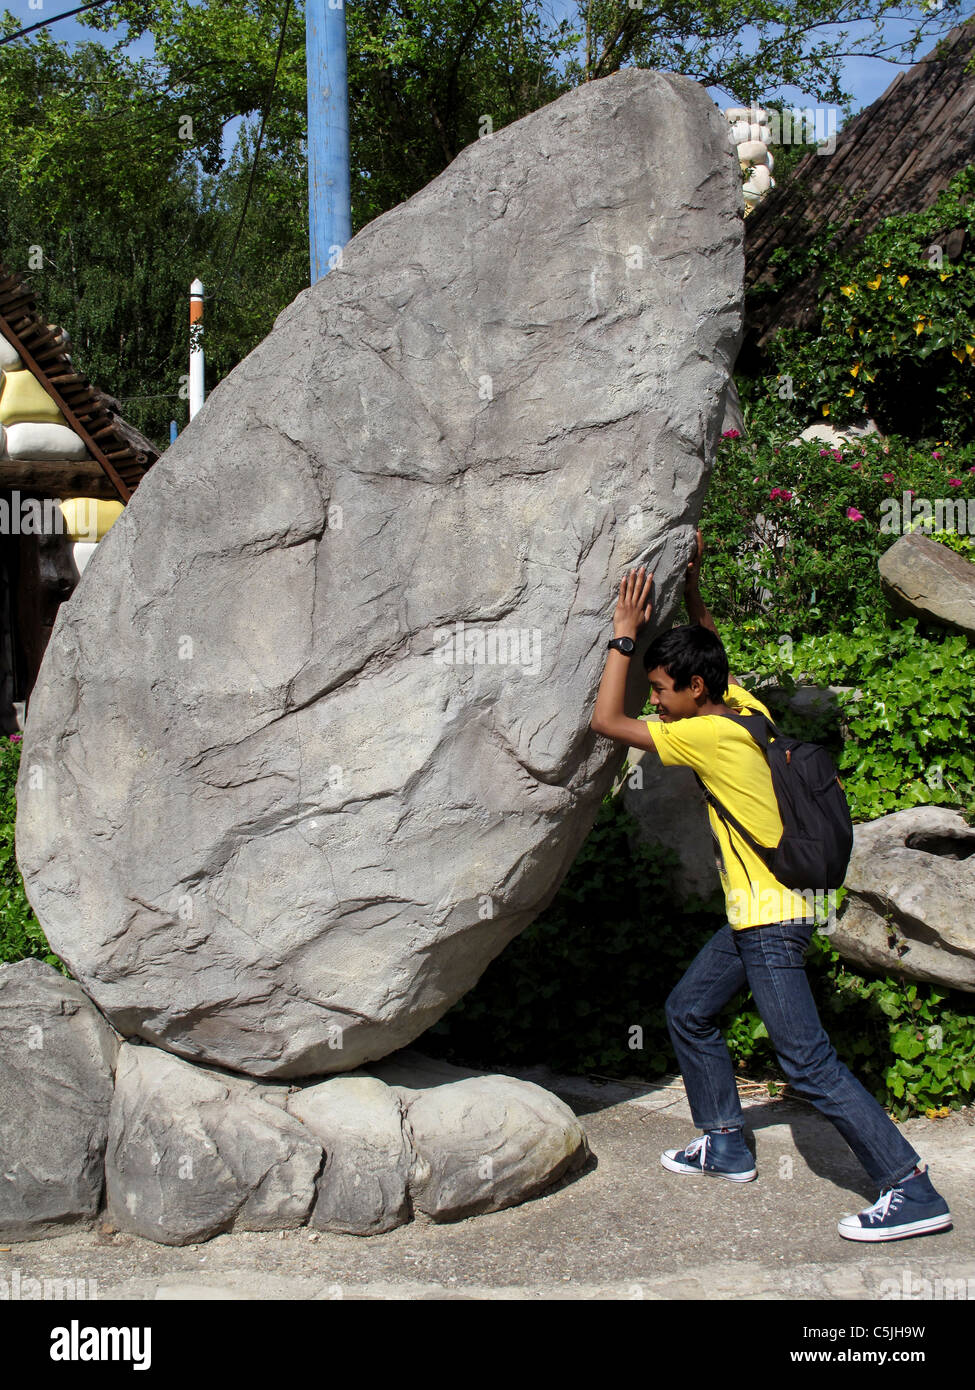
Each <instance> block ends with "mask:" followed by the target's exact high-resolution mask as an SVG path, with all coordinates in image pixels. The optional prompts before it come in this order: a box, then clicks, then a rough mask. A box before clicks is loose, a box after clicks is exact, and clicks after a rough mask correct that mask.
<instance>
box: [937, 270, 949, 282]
mask: <svg viewBox="0 0 975 1390" xmlns="http://www.w3.org/2000/svg"><path fill="white" fill-rule="evenodd" d="M947 278H948V272H947V270H946V271H945V273H944V274H943V275H939V276H938V279H939V280H940V281H941V282H942V284H943V283H944V282H945V280H947Z"/></svg>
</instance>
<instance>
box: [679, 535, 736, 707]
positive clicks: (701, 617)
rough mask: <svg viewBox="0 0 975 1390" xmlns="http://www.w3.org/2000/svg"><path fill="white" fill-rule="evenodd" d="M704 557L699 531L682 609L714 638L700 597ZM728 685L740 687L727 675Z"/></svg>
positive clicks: (714, 630) (716, 633) (713, 628)
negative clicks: (702, 560)
mask: <svg viewBox="0 0 975 1390" xmlns="http://www.w3.org/2000/svg"><path fill="white" fill-rule="evenodd" d="M703 555H704V541H703V539H702V537H701V533H700V531H698V533H697V554H696V555H695V557H694V559H693V560H692V561H691V562H690V564H689V565H688V566H687V579H686V581H685V583H684V607H685V608H686V609H687V616H688V618H689V619H690V620H691V622H692V623H700V625H701V627H706V628H707V629H708V631H709V632H713V633H714V635H715V637H720V636H721V634H720V633H719V632H718V629H717V628H716V627H715V625H714V619H713V618H712V617H711V613H710V611H709V610H708V606H707V604H706V603H705V602H704V600H703V598H702V597H701V589H700V580H701V559H702V558H703ZM728 683H729V684H730V685H740V684H741V682H740V681H739V679H738V677H737V676H733V675H732V674H731V673H730V672H729V673H728Z"/></svg>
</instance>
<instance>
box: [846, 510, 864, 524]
mask: <svg viewBox="0 0 975 1390" xmlns="http://www.w3.org/2000/svg"><path fill="white" fill-rule="evenodd" d="M846 514H847V516H848V517H849V518H850V520H851V521H865V520H866V517H865V516H864V515H863V512H858V511H857V509H856V507H847V509H846Z"/></svg>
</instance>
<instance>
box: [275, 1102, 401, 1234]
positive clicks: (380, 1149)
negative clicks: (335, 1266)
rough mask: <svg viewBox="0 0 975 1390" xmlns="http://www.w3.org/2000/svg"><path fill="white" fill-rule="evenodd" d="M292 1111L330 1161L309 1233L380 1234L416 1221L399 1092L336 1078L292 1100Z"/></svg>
mask: <svg viewBox="0 0 975 1390" xmlns="http://www.w3.org/2000/svg"><path fill="white" fill-rule="evenodd" d="M288 1110H289V1112H290V1113H291V1114H292V1115H294V1116H296V1118H297V1119H299V1120H301V1121H302V1123H303V1124H305V1125H306V1126H307V1127H308V1129H309V1130H310V1131H311V1133H312V1134H313V1135H314V1136H315V1138H316V1139H318V1140H319V1141H320V1142H321V1144H322V1147H323V1148H324V1150H325V1154H326V1163H325V1166H324V1168H323V1169H322V1172H321V1174H320V1175H319V1178H318V1196H317V1199H316V1201H315V1206H314V1209H313V1210H312V1213H311V1218H310V1220H309V1222H308V1224H309V1226H313V1227H314V1228H315V1229H316V1230H320V1231H345V1232H346V1233H347V1234H349V1235H374V1234H376V1233H377V1232H380V1231H391V1230H392V1229H393V1228H394V1227H395V1226H402V1225H403V1223H404V1222H406V1221H409V1220H410V1218H411V1216H412V1210H411V1206H410V1199H409V1181H410V1173H411V1170H412V1167H413V1159H414V1155H413V1149H412V1147H411V1145H410V1143H409V1141H408V1139H407V1137H406V1135H405V1134H404V1132H403V1107H402V1105H401V1103H400V1100H399V1097H398V1096H397V1094H396V1092H395V1091H393V1090H391V1089H390V1087H389V1086H387V1085H385V1083H384V1082H382V1081H379V1080H377V1078H375V1077H372V1076H334V1077H332V1078H331V1080H329V1081H323V1082H322V1083H321V1084H320V1085H318V1086H306V1087H305V1088H304V1089H303V1090H301V1091H299V1092H298V1093H297V1094H296V1095H292V1096H289V1098H288Z"/></svg>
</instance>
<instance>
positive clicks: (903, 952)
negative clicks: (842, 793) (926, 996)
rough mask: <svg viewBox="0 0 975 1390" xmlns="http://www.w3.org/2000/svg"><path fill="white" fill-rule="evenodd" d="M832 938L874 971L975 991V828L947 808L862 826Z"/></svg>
mask: <svg viewBox="0 0 975 1390" xmlns="http://www.w3.org/2000/svg"><path fill="white" fill-rule="evenodd" d="M846 887H847V888H848V890H849V893H848V896H847V898H846V900H845V902H844V904H843V909H842V911H841V913H840V916H839V919H838V921H837V922H836V925H835V927H834V928H833V930H832V932H831V933H830V941H831V943H832V944H833V946H835V947H836V949H837V951H839V953H840V955H841V956H842V957H843V958H844V960H848V961H850V962H851V963H852V964H855V965H859V966H862V967H864V968H865V969H867V970H870V971H876V972H878V973H881V974H884V973H889V974H892V975H905V976H907V977H908V978H909V979H913V980H930V981H933V982H934V983H937V984H940V985H944V986H946V987H947V988H949V989H960V990H965V991H967V992H968V993H975V827H973V826H970V825H968V824H967V823H966V821H965V820H964V818H963V817H962V816H961V815H960V814H959V813H958V812H957V811H952V810H948V809H947V808H946V807H944V806H919V807H915V808H913V809H911V810H908V811H895V812H894V814H893V815H890V816H882V817H881V818H880V819H879V820H875V821H869V822H868V823H867V824H865V825H858V826H856V827H855V828H854V833H853V854H852V857H851V859H850V867H849V869H848V870H847V875H846Z"/></svg>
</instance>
